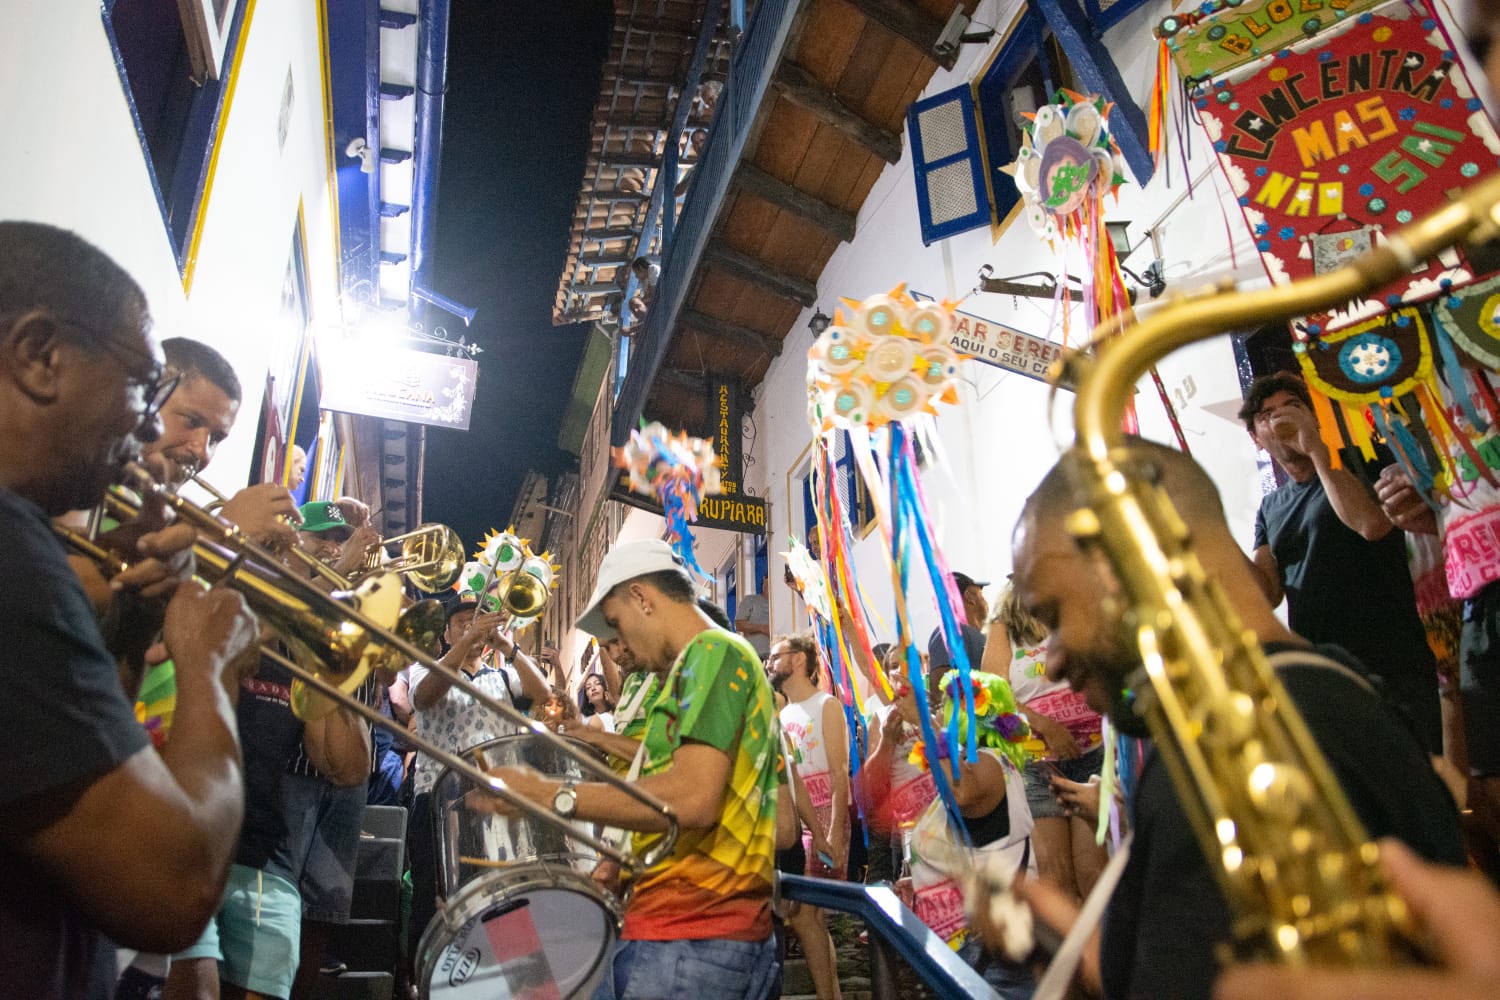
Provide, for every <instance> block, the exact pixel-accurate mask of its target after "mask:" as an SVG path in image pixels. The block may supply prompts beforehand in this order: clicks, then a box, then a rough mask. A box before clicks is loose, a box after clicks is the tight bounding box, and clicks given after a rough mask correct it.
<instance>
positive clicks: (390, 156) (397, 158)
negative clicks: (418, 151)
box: [380, 146, 411, 163]
mask: <svg viewBox="0 0 1500 1000" xmlns="http://www.w3.org/2000/svg"><path fill="white" fill-rule="evenodd" d="M409 159H411V152H410V151H409V150H405V149H392V148H390V147H389V146H382V147H381V149H380V162H381V163H405V162H406V161H407V160H409Z"/></svg>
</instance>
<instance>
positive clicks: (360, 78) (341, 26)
mask: <svg viewBox="0 0 1500 1000" xmlns="http://www.w3.org/2000/svg"><path fill="white" fill-rule="evenodd" d="M379 12H380V7H379V3H378V0H364V2H362V3H361V2H340V3H330V4H325V5H324V16H325V18H326V22H325V26H326V37H327V40H328V51H327V53H326V58H327V60H328V82H329V97H330V104H331V110H332V112H333V121H332V122H331V123H330V127H331V128H332V130H333V136H332V143H331V146H332V149H331V150H330V153H331V155H332V157H333V162H332V163H331V164H329V168H330V169H331V170H333V171H334V172H335V174H336V176H337V181H338V224H339V250H340V258H341V259H340V261H339V265H340V287H341V289H342V290H343V292H344V293H345V294H346V295H348V296H349V297H350V298H351V299H354V300H357V301H364V302H371V301H374V299H375V297H376V288H377V286H378V279H379V258H378V243H379V241H378V240H377V238H376V233H377V227H378V225H379V211H380V194H379V185H380V178H379V175H378V174H374V173H370V174H367V173H364V172H363V171H362V170H360V160H359V158H357V157H350V156H348V155H347V154H346V153H345V150H347V149H348V148H349V144H350V143H351V142H353V141H354V140H355V139H362V140H364V141H365V142H366V143H368V144H369V145H371V147H372V148H377V149H378V148H379V145H378V144H379V141H380V137H379V134H378V131H374V132H372V131H371V129H372V128H376V129H378V125H379V122H378V119H374V118H373V117H372V116H371V115H370V113H369V108H370V94H371V92H372V88H378V86H379V80H378V79H376V78H375V77H374V76H372V74H371V71H370V67H371V66H372V65H375V66H378V65H379V41H380V28H379V25H378V17H379Z"/></svg>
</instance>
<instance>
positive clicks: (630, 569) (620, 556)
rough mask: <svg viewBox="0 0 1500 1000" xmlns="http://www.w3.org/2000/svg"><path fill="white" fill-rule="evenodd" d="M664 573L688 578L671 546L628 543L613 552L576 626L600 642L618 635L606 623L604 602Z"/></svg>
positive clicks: (601, 568) (650, 541)
mask: <svg viewBox="0 0 1500 1000" xmlns="http://www.w3.org/2000/svg"><path fill="white" fill-rule="evenodd" d="M664 570H673V571H676V572H678V573H681V574H683V575H684V576H686V575H687V570H686V569H685V568H684V566H683V564H682V560H681V559H679V558H678V557H677V555H676V554H675V553H674V552H673V551H672V547H671V546H670V545H668V544H667V543H666V542H663V541H661V540H660V539H654V538H648V539H645V540H643V541H639V542H626V543H625V544H623V545H617V546H615V547H614V548H613V549H610V550H609V552H608V553H607V554H606V555H605V557H604V561H603V562H601V563H600V564H599V580H598V582H597V583H595V584H594V594H593V596H592V597H590V598H589V603H588V606H587V607H585V608H584V609H583V614H581V615H579V616H578V621H577V622H576V623H575V624H576V625H577V627H578V628H580V629H582V630H583V631H585V632H588V633H589V634H591V635H594V636H596V637H598V638H600V639H608V638H610V637H611V636H613V635H614V634H615V630H614V629H612V628H610V627H609V626H608V625H606V624H605V623H604V610H603V608H602V607H601V605H603V604H604V599H605V598H606V597H608V596H609V592H610V591H612V590H614V589H615V588H616V587H618V586H619V585H620V584H622V583H625V582H627V581H630V580H634V579H635V578H636V577H638V576H646V575H647V574H650V573H660V572H662V571H664Z"/></svg>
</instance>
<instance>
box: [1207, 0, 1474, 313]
mask: <svg viewBox="0 0 1500 1000" xmlns="http://www.w3.org/2000/svg"><path fill="white" fill-rule="evenodd" d="M1195 104H1196V105H1197V108H1198V110H1199V111H1200V112H1201V113H1202V119H1203V124H1204V127H1205V128H1206V129H1207V131H1208V134H1209V138H1210V139H1211V140H1212V141H1213V143H1214V148H1215V149H1216V150H1217V151H1218V153H1219V161H1220V165H1221V166H1222V167H1223V168H1224V172H1225V173H1226V174H1227V175H1228V177H1229V181H1230V184H1231V186H1232V187H1233V188H1234V191H1235V193H1236V194H1237V195H1238V196H1239V202H1240V205H1241V207H1242V210H1243V211H1244V214H1245V220H1246V222H1247V223H1249V226H1250V229H1251V231H1252V232H1253V233H1254V236H1255V241H1256V248H1257V249H1258V250H1259V251H1260V254H1261V262H1262V263H1263V264H1264V265H1265V268H1266V271H1267V272H1268V273H1269V274H1270V276H1271V280H1272V281H1273V282H1275V283H1278V284H1280V283H1285V282H1290V281H1295V280H1297V279H1299V278H1305V277H1308V276H1310V275H1313V274H1315V273H1317V271H1318V265H1319V263H1320V262H1321V263H1322V264H1323V266H1325V267H1327V266H1334V265H1336V264H1337V263H1338V262H1339V261H1340V260H1342V259H1344V258H1345V257H1347V256H1348V255H1350V254H1352V253H1355V252H1357V251H1358V249H1359V247H1360V245H1362V244H1364V243H1366V242H1367V241H1368V240H1369V239H1370V238H1372V233H1374V234H1377V235H1375V237H1374V238H1376V239H1378V233H1379V231H1380V230H1381V229H1386V228H1389V229H1394V228H1396V227H1398V226H1401V225H1404V224H1406V223H1408V222H1410V221H1411V220H1412V219H1414V218H1418V217H1421V216H1422V215H1425V214H1426V213H1428V212H1431V211H1434V210H1435V209H1437V208H1439V207H1440V206H1442V205H1443V204H1444V203H1446V202H1447V200H1448V194H1449V192H1451V191H1453V190H1455V189H1457V188H1463V187H1466V186H1468V185H1470V184H1472V183H1473V182H1474V180H1475V178H1477V177H1479V176H1480V175H1481V174H1487V173H1489V172H1491V171H1493V170H1494V169H1495V167H1496V163H1497V156H1500V141H1497V139H1496V136H1495V132H1494V129H1493V128H1492V127H1491V125H1490V121H1489V118H1488V116H1487V115H1486V113H1485V109H1484V105H1483V103H1482V102H1481V101H1480V100H1479V99H1478V98H1477V97H1476V95H1475V92H1474V88H1473V87H1472V86H1471V85H1470V83H1469V80H1468V78H1467V77H1466V76H1465V75H1464V72H1463V69H1462V67H1461V66H1460V65H1459V63H1458V62H1457V59H1456V57H1455V55H1454V53H1453V52H1452V51H1450V50H1449V49H1448V43H1447V42H1446V40H1445V39H1444V36H1443V34H1442V33H1441V31H1440V30H1439V28H1438V26H1437V22H1436V21H1435V20H1433V19H1432V17H1431V15H1430V14H1428V13H1426V10H1425V7H1424V6H1423V4H1422V3H1421V2H1420V0H1411V2H1410V3H1406V2H1398V3H1392V4H1388V5H1387V6H1385V7H1383V8H1381V9H1380V10H1379V11H1378V12H1368V11H1367V12H1365V13H1361V14H1357V15H1351V16H1350V17H1347V18H1345V19H1344V20H1343V21H1341V22H1340V23H1339V24H1338V25H1337V26H1336V27H1334V28H1333V29H1331V30H1329V31H1326V32H1324V33H1323V34H1322V35H1319V36H1318V38H1317V39H1316V40H1315V41H1314V42H1313V43H1311V44H1309V45H1307V46H1305V47H1304V48H1303V50H1302V51H1292V50H1286V49H1283V50H1281V51H1280V52H1278V53H1277V54H1276V56H1275V58H1272V59H1267V60H1265V61H1263V62H1261V63H1259V64H1258V65H1256V66H1254V67H1251V68H1249V69H1248V70H1247V71H1245V72H1244V73H1243V74H1242V75H1241V76H1240V78H1239V79H1236V80H1232V81H1222V80H1221V81H1219V82H1217V83H1215V84H1214V85H1213V88H1212V89H1211V90H1210V91H1208V92H1207V93H1206V94H1204V95H1202V96H1200V97H1198V98H1197V99H1196V101H1195ZM1474 277H1475V275H1474V274H1473V273H1472V271H1471V269H1470V268H1469V267H1468V266H1466V265H1465V264H1464V263H1463V261H1462V259H1461V258H1460V257H1459V256H1457V255H1456V254H1454V255H1449V256H1448V257H1446V258H1444V259H1443V260H1441V261H1435V262H1429V263H1427V264H1425V265H1424V266H1422V267H1421V268H1418V269H1417V270H1414V271H1413V272H1411V274H1410V275H1408V276H1406V277H1404V278H1402V279H1400V280H1398V281H1396V282H1394V283H1393V284H1391V285H1390V286H1387V288H1386V289H1385V290H1384V294H1383V296H1382V297H1381V298H1380V299H1377V300H1356V301H1355V302H1354V303H1352V304H1351V306H1350V308H1349V309H1348V310H1342V311H1338V312H1335V313H1333V314H1330V315H1327V316H1315V317H1310V323H1309V325H1308V327H1307V331H1306V332H1307V333H1308V334H1310V335H1312V336H1314V337H1316V336H1317V335H1318V334H1320V333H1321V332H1323V331H1324V330H1327V329H1336V328H1339V327H1343V326H1346V325H1348V324H1350V323H1353V322H1357V321H1359V320H1361V319H1366V318H1368V317H1370V316H1373V315H1376V314H1379V313H1381V312H1384V311H1385V310H1386V309H1388V308H1391V307H1394V306H1396V305H1399V304H1401V303H1403V302H1416V301H1420V300H1422V299H1426V298H1430V297H1432V296H1434V295H1436V294H1437V293H1438V292H1439V290H1440V282H1444V281H1447V282H1449V283H1451V286H1453V287H1457V286H1460V285H1465V284H1468V283H1469V282H1470V281H1472V280H1474Z"/></svg>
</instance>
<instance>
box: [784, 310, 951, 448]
mask: <svg viewBox="0 0 1500 1000" xmlns="http://www.w3.org/2000/svg"><path fill="white" fill-rule="evenodd" d="M844 305H845V306H847V307H848V308H849V309H850V313H849V315H848V316H847V317H846V316H845V313H844V311H843V310H842V309H838V310H835V311H834V321H833V323H832V324H831V325H830V326H829V327H828V329H826V330H824V331H823V333H822V334H821V335H819V337H818V339H817V341H816V342H815V343H814V344H813V346H812V347H811V348H810V349H809V350H808V352H807V380H808V397H809V399H808V422H809V424H811V426H812V428H813V430H814V431H815V432H816V433H819V434H824V433H827V432H828V431H830V430H833V429H834V428H842V429H848V428H851V427H881V426H884V425H885V424H888V423H890V422H891V421H893V420H905V419H906V418H908V417H911V416H914V415H916V414H917V413H922V412H926V413H936V412H937V411H936V409H935V408H934V404H935V403H939V402H942V403H956V402H958V395H957V393H956V392H955V390H954V387H953V382H954V379H955V378H956V377H957V375H958V363H959V362H960V361H962V360H963V358H964V355H961V354H959V353H958V352H956V351H954V350H953V348H952V347H950V346H948V340H949V337H950V336H951V335H952V332H953V303H950V302H942V303H937V302H917V301H916V300H915V299H913V298H912V297H911V296H910V295H909V294H907V292H906V286H905V285H898V286H897V287H896V288H894V289H892V290H891V291H890V293H889V294H885V295H874V296H871V297H870V298H867V299H865V300H864V301H863V302H854V301H851V300H848V299H846V300H844Z"/></svg>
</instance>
